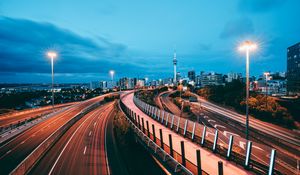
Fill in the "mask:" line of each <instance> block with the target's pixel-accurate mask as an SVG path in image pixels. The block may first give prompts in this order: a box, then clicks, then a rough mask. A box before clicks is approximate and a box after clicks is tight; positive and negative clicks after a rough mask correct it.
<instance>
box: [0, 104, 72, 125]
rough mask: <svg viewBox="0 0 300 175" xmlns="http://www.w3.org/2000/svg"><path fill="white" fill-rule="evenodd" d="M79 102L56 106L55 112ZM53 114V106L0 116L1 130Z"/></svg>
mask: <svg viewBox="0 0 300 175" xmlns="http://www.w3.org/2000/svg"><path fill="white" fill-rule="evenodd" d="M76 103H78V102H73V103H65V104H58V105H55V106H54V111H56V110H58V109H62V108H64V107H67V106H70V105H74V104H76ZM51 112H53V108H52V106H45V107H41V108H38V109H31V110H25V111H21V112H14V113H10V114H3V115H1V116H0V128H2V127H7V126H10V125H11V124H17V123H18V122H19V121H25V120H28V119H30V118H34V117H36V116H41V115H45V114H49V113H51Z"/></svg>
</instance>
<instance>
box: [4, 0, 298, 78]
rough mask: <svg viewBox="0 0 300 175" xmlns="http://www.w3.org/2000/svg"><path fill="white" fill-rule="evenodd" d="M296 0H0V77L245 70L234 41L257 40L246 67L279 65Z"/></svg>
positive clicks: (291, 36)
mask: <svg viewBox="0 0 300 175" xmlns="http://www.w3.org/2000/svg"><path fill="white" fill-rule="evenodd" d="M299 7H300V1H299V0H227V1H224V0H214V1H211V0H189V1H182V0H151V1H141V0H126V1H124V0H123V1H121V0H115V1H111V0H110V1H109V0H85V1H82V0H81V1H80V0H0V83H49V82H51V62H50V59H49V58H47V56H46V53H47V51H49V50H54V51H56V52H57V53H58V57H57V58H56V59H55V61H54V71H55V81H56V82H59V83H78V82H90V81H97V80H107V79H109V73H108V72H109V70H115V72H116V74H115V78H121V77H139V78H144V77H148V78H149V79H158V78H167V77H172V76H173V75H172V73H173V65H172V59H173V53H174V51H176V53H177V60H178V64H177V70H178V71H179V72H181V74H182V75H183V76H186V75H187V71H189V70H195V71H196V74H199V73H200V71H215V72H218V73H224V74H225V73H228V72H238V73H243V74H244V72H245V54H244V53H241V52H239V51H238V49H237V48H238V45H239V44H241V43H242V42H243V41H245V40H251V41H254V42H256V43H257V44H258V49H257V50H256V51H253V52H252V53H251V54H250V63H251V64H250V74H251V75H255V76H257V75H260V74H262V72H264V71H272V72H277V71H281V72H282V71H286V49H287V47H289V46H291V45H294V44H296V43H298V42H300V33H299V31H300V20H299V16H300V14H299Z"/></svg>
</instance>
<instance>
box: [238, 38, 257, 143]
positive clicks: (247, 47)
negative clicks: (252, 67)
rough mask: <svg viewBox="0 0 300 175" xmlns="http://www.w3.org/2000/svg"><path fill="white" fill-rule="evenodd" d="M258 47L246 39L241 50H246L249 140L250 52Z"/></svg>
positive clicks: (247, 126)
mask: <svg viewBox="0 0 300 175" xmlns="http://www.w3.org/2000/svg"><path fill="white" fill-rule="evenodd" d="M256 48H257V45H256V44H255V43H253V42H251V41H245V42H244V43H243V44H241V45H240V47H239V50H240V51H245V52H246V139H247V140H249V53H250V51H253V50H255V49H256Z"/></svg>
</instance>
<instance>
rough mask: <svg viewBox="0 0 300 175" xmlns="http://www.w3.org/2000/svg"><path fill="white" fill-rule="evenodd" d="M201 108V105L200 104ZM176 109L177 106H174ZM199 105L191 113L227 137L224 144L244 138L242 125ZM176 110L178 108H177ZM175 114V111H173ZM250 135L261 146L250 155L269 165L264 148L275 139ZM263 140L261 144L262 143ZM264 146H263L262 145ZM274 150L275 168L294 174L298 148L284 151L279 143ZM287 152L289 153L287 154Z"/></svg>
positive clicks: (167, 100) (164, 98)
mask: <svg viewBox="0 0 300 175" xmlns="http://www.w3.org/2000/svg"><path fill="white" fill-rule="evenodd" d="M169 93H171V92H169ZM169 93H167V94H163V95H162V96H161V99H162V103H165V106H166V107H171V106H172V105H171V103H172V101H171V100H170V98H169V97H168V94H169ZM201 105H202V106H203V104H202V103H201ZM175 107H177V106H175ZM199 107H200V106H199V105H196V104H195V103H193V104H192V111H193V112H194V113H195V114H196V115H197V116H198V119H199V120H200V122H201V123H202V124H203V125H206V126H209V127H213V128H215V129H218V130H219V131H221V132H223V134H224V135H225V136H226V137H227V139H226V138H222V140H223V141H224V142H225V143H228V137H229V135H233V136H241V137H244V130H245V127H244V126H243V125H240V124H237V123H235V122H230V120H226V118H224V116H223V115H220V114H218V113H216V112H214V111H213V110H207V109H205V108H204V110H203V109H202V110H200V108H199ZM169 110H170V111H172V110H173V108H169ZM177 110H178V108H177ZM175 112H176V110H175ZM250 135H251V138H252V139H251V140H253V141H255V142H259V143H262V144H256V143H255V144H254V149H252V155H253V158H255V159H257V160H259V161H260V162H263V163H264V164H268V163H269V157H270V155H269V153H268V152H270V147H267V146H265V144H267V145H271V146H272V147H274V143H275V144H276V142H274V141H275V139H270V138H269V137H266V136H265V135H264V134H258V133H256V132H250ZM241 137H235V141H239V142H240V143H239V145H240V146H241V147H243V148H244V149H245V144H244V143H245V141H243V140H242V139H240V138H241ZM262 140H263V142H262ZM263 144H264V145H263ZM278 148H279V149H278ZM276 149H277V150H280V151H281V153H279V154H277V159H276V160H277V161H276V162H277V164H276V167H277V168H279V169H281V170H282V171H283V172H285V173H287V174H290V173H295V172H296V169H295V167H296V164H297V162H296V159H295V157H294V155H293V154H294V153H293V152H298V153H299V148H298V151H297V149H292V150H291V149H290V150H286V147H284V146H283V145H282V144H281V143H280V142H279V143H278V144H277V145H276ZM266 150H268V151H266ZM288 152H289V153H288Z"/></svg>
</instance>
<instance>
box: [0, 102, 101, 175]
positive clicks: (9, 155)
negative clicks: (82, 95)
mask: <svg viewBox="0 0 300 175" xmlns="http://www.w3.org/2000/svg"><path fill="white" fill-rule="evenodd" d="M102 98H104V97H102V96H100V97H96V98H95V99H93V100H89V101H86V102H83V103H80V104H78V105H75V106H74V107H72V108H70V109H68V110H67V111H65V112H63V113H61V114H59V115H58V116H54V117H52V118H50V119H47V120H45V121H43V122H41V123H39V124H37V125H35V126H34V127H32V128H30V129H28V130H26V131H25V132H24V133H23V134H21V135H18V136H17V137H16V138H14V139H13V140H11V141H9V142H8V143H6V144H5V145H3V146H2V147H1V148H0V153H1V154H0V171H1V172H4V174H8V173H9V172H10V171H11V170H12V169H13V168H15V167H16V166H17V165H18V164H19V163H20V162H21V161H22V160H23V159H25V157H26V156H27V155H29V154H30V153H31V152H32V151H33V150H34V149H35V148H36V147H37V146H38V145H39V144H40V143H42V142H43V141H44V140H45V139H46V138H47V137H48V136H49V135H51V134H52V133H53V132H55V131H56V130H57V129H58V128H59V127H61V126H62V125H63V124H65V123H66V122H67V121H69V120H70V119H71V118H73V117H74V116H75V115H76V114H77V113H79V112H80V111H81V110H82V109H84V108H86V107H87V106H89V105H90V104H92V103H94V102H96V101H98V100H101V99H102ZM0 174H1V173H0Z"/></svg>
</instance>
